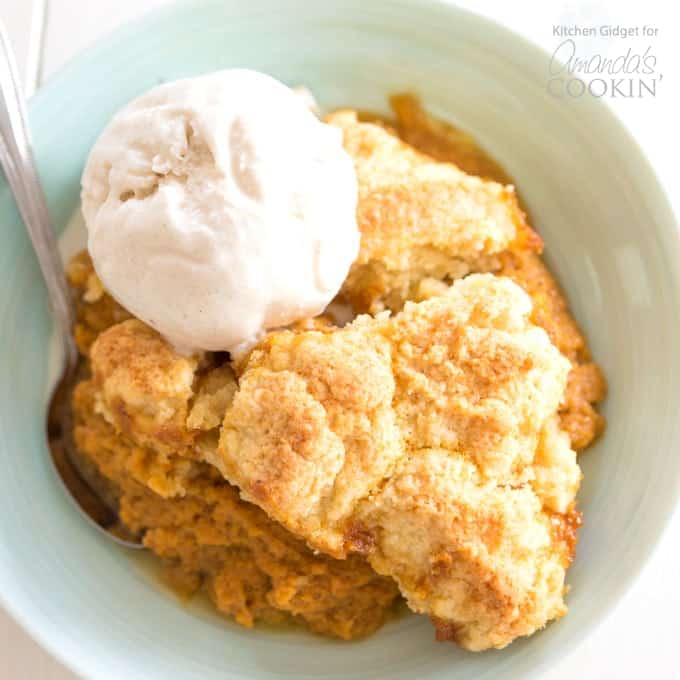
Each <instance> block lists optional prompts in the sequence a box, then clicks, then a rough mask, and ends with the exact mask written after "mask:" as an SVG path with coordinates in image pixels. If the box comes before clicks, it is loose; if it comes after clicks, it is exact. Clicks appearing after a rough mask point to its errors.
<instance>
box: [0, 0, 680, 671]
mask: <svg viewBox="0 0 680 680" xmlns="http://www.w3.org/2000/svg"><path fill="white" fill-rule="evenodd" d="M63 39H67V37H66V36H63ZM547 64H548V57H547V55H546V54H544V53H543V52H541V51H539V50H538V49H536V48H535V47H532V46H531V45H529V44H527V43H526V42H524V41H523V40H522V39H520V38H518V37H517V36H515V35H513V34H512V33H510V32H509V31H507V30H505V29H503V28H501V27H499V26H496V25H494V24H492V23H490V22H488V21H485V20H483V19H481V18H479V17H476V16H473V15H471V14H468V13H467V12H463V11H460V10H457V9H454V8H452V7H447V6H445V5H440V4H438V3H437V2H434V1H432V0H430V1H429V2H423V3H411V2H398V1H392V2H388V1H387V0H378V1H373V2H370V3H369V2H364V1H363V0H333V1H328V0H326V1H324V2H315V3H312V2H307V1H305V0H298V1H296V0H286V1H285V2H281V1H280V0H269V1H268V0H251V1H250V2H248V3H242V2H241V3H240V2H236V0H234V1H225V0H219V1H214V2H198V1H197V2H192V3H188V4H183V5H180V6H176V7H171V8H169V9H164V10H162V11H160V12H157V13H155V14H153V15H151V16H149V17H148V18H146V19H145V20H144V21H142V22H140V23H137V24H134V25H132V26H129V27H127V28H125V29H123V30H121V31H118V32H117V33H116V34H114V35H113V36H112V37H111V38H109V39H108V40H106V41H104V42H102V43H100V44H99V45H97V46H96V47H94V48H93V49H91V50H89V51H88V52H87V53H85V54H83V55H82V56H80V57H79V58H78V59H77V60H76V61H74V62H73V63H72V64H71V65H70V66H68V67H67V68H66V69H64V70H63V71H62V73H61V74H60V75H59V76H58V77H56V78H55V79H54V80H53V81H52V82H51V83H50V84H49V85H48V86H46V87H45V88H44V89H43V90H42V91H41V92H40V93H39V94H38V95H36V97H35V98H34V99H33V100H32V101H31V105H30V114H31V125H32V129H33V136H34V139H35V147H36V152H37V157H38V161H39V164H40V170H41V174H42V177H43V180H44V183H45V187H46V189H47V194H48V198H49V204H50V209H51V212H52V215H53V218H54V221H55V224H56V225H57V226H58V227H59V228H60V229H61V228H63V225H64V224H65V222H66V221H67V218H68V217H69V216H70V215H71V214H72V213H73V211H74V210H75V209H76V208H77V202H78V183H79V178H80V173H81V170H82V167H83V163H84V160H85V157H86V154H87V152H88V149H89V148H90V145H91V144H92V143H93V141H94V139H95V137H96V136H97V134H98V133H99V131H100V130H101V129H102V127H103V126H104V124H105V123H106V122H107V120H108V119H109V117H110V116H111V114H113V112H114V111H116V109H118V108H119V107H120V106H122V105H123V104H124V103H125V102H127V101H128V100H129V99H130V98H131V97H133V96H135V95H136V94H139V93H140V92H142V91H143V90H146V89H147V88H149V87H151V86H152V85H155V84H156V83H158V82H160V81H163V80H170V79H174V78H178V77H181V76H188V75H194V74H197V73H201V72H204V71H210V70H213V69H219V68H224V67H228V66H248V67H251V68H256V69H260V70H263V71H266V72H268V73H271V74H273V75H274V76H277V77H278V78H281V79H282V80H284V81H286V82H288V83H290V84H299V83H304V84H306V85H307V86H309V87H310V88H311V89H312V90H313V91H314V93H315V94H316V95H317V96H318V98H319V100H320V102H321V104H322V105H323V106H325V107H333V106H337V105H343V104H345V105H347V104H349V105H352V106H357V107H359V108H367V109H382V108H384V106H385V97H386V95H387V94H389V93H391V92H395V91H399V90H404V89H414V90H416V91H417V92H418V93H419V94H420V95H421V96H422V98H423V100H424V102H425V103H426V104H427V106H428V107H429V108H430V109H431V110H433V111H434V112H436V113H438V114H441V115H446V116H449V117H450V118H452V119H454V120H455V121H457V122H458V123H460V124H461V125H462V126H463V127H464V128H466V129H469V130H471V131H472V132H473V133H474V134H476V135H477V137H478V138H479V139H480V140H481V141H482V143H483V144H484V145H485V146H486V147H487V148H488V149H489V150H490V151H491V152H492V153H493V154H494V155H495V156H496V157H497V158H498V159H499V160H500V161H501V163H502V164H503V165H504V166H505V167H506V168H507V169H508V170H509V172H510V173H511V175H512V176H513V177H515V178H516V181H517V184H518V186H519V188H520V190H521V192H522V194H523V196H524V198H525V199H526V202H527V203H528V205H529V208H530V211H531V214H532V216H533V218H534V221H535V226H536V227H537V228H538V229H539V231H540V232H541V234H542V235H543V236H544V237H545V240H546V243H547V252H548V257H549V260H550V262H551V264H552V266H553V268H554V271H556V272H557V274H558V276H559V278H560V280H561V281H562V283H563V285H564V287H565V288H566V290H567V291H568V292H569V297H570V299H571V301H572V304H573V309H574V311H575V313H576V316H577V318H578V319H579V320H580V321H581V323H582V324H583V326H584V327H585V329H586V331H587V333H588V336H589V338H590V340H591V341H592V346H593V350H594V353H595V356H596V357H597V359H598V361H599V362H600V363H601V364H602V366H603V367H604V370H605V372H606V374H607V376H608V378H609V383H610V396H609V398H608V400H607V403H606V405H605V409H604V410H605V414H606V416H607V419H608V421H609V429H608V432H607V435H606V437H605V438H604V439H603V440H602V442H601V443H600V444H599V445H598V446H597V447H595V448H593V449H592V450H590V451H588V452H587V453H586V454H584V456H583V459H582V461H583V468H584V472H585V481H584V484H583V488H582V491H581V494H580V502H581V509H582V510H583V512H584V513H585V519H586V524H585V527H584V529H583V531H582V534H581V540H580V543H579V549H578V557H577V560H576V563H575V564H574V566H573V568H572V570H571V571H570V573H569V582H570V583H571V585H572V587H573V590H572V592H571V594H570V595H569V598H568V603H569V606H570V613H569V615H568V616H567V617H566V618H565V619H563V620H562V621H560V622H558V623H555V624H553V625H550V626H549V627H548V628H547V629H546V630H545V631H544V632H542V633H540V634H538V635H535V636H534V637H533V638H531V639H530V640H525V641H520V642H516V643H515V644H513V645H511V646H510V647H509V648H507V649H506V650H504V651H502V652H487V653H484V654H478V655H473V654H469V653H465V652H462V651H460V650H458V649H456V648H455V647H454V646H453V645H450V644H437V643H435V642H434V641H433V631H432V629H431V626H430V625H429V623H428V622H427V621H426V620H424V619H422V618H418V617H408V618H405V619H402V620H399V621H396V622H393V623H391V624H389V625H387V626H385V628H384V629H383V630H382V631H380V633H378V634H377V635H376V636H374V637H372V638H370V639H369V640H366V641H364V642H359V643H353V644H346V643H337V642H332V641H327V640H324V639H321V638H318V637H313V636H311V635H306V634H303V633H295V632H285V633H277V632H266V631H259V630H256V631H248V630H245V629H242V628H239V627H237V626H235V625H232V624H230V623H228V622H225V621H224V620H222V619H220V618H219V617H217V616H216V615H214V614H212V613H211V612H210V611H209V610H207V609H201V608H196V607H193V608H189V609H186V608H183V607H182V606H180V605H179V604H178V602H177V601H176V600H175V599H174V598H173V596H171V595H169V594H168V593H167V592H165V591H164V590H163V589H162V588H160V587H159V586H158V585H157V582H156V580H155V578H154V576H153V575H152V574H151V573H150V572H149V569H148V567H147V565H146V559H145V558H141V559H139V558H133V557H132V556H131V554H130V553H128V552H126V551H124V550H121V549H119V548H117V547H116V546H115V545H113V544H112V543H110V542H108V541H107V540H106V539H104V538H102V537H101V536H99V535H98V534H97V533H96V532H95V531H93V530H92V529H91V528H90V527H89V526H88V525H87V524H86V523H85V522H84V521H83V520H82V518H81V517H80V516H79V515H78V514H77V512H76V511H75V510H74V508H73V507H72V506H71V505H70V504H69V502H68V501H67V500H66V498H65V497H64V495H63V493H62V491H61V489H60V487H59V486H58V484H57V483H56V481H55V479H54V476H53V474H52V471H51V469H50V467H49V465H48V463H47V453H46V450H45V444H44V441H43V418H44V407H45V400H46V399H45V394H46V380H47V377H46V376H47V344H48V336H49V333H50V318H49V314H48V310H47V305H46V298H45V292H44V290H43V286H42V283H41V279H40V275H39V272H38V268H37V266H36V263H35V260H34V258H33V255H32V252H31V248H30V245H29V242H28V239H27V237H26V236H25V234H24V231H23V228H22V227H21V225H20V223H19V220H18V218H17V215H16V213H15V210H14V207H13V204H12V201H11V199H10V197H9V192H8V190H7V187H6V186H4V185H2V186H0V211H1V214H2V221H3V230H2V245H0V274H1V276H2V283H3V285H2V288H1V289H0V319H1V320H2V321H1V322H0V376H1V378H0V470H1V473H0V597H1V598H2V601H3V604H4V605H5V606H6V607H7V609H9V610H10V611H11V612H12V613H13V614H14V616H15V617H16V618H17V619H18V620H19V621H20V622H21V623H22V624H23V625H24V626H25V627H26V628H27V629H28V630H29V631H30V632H31V633H32V634H33V635H34V636H35V637H36V638H37V639H38V640H40V641H41V642H42V643H43V644H44V645H45V646H46V647H47V648H49V649H50V650H51V651H52V652H53V653H54V654H56V655H57V656H58V657H60V658H61V659H62V660H63V661H64V662H65V663H67V664H68V665H69V666H71V667H72V668H73V669H75V670H76V671H78V672H79V673H81V674H83V675H85V676H87V677H93V678H112V679H115V680H119V679H120V678H126V679H132V678H143V679H144V680H150V679H153V678H180V677H181V678H201V679H203V680H208V679H210V678H231V677H256V678H265V677H267V678H268V677H284V676H285V677H293V676H294V677H314V678H330V677H343V678H346V677H362V678H364V677H365V678H377V677H381V678H382V677H384V678H387V677H389V678H415V677H417V678H443V677H456V678H458V679H459V680H463V679H464V678H473V677H474V678H487V677H494V678H495V677H498V674H499V673H502V674H503V677H504V678H519V677H522V678H526V677H527V676H528V675H531V674H532V673H537V672H539V671H540V669H542V668H544V667H545V666H546V665H548V664H551V663H554V662H555V660H556V659H557V658H558V657H560V656H561V655H563V654H565V653H566V652H567V651H570V650H571V649H572V648H573V647H574V645H576V644H577V643H578V641H579V640H580V639H582V638H583V637H584V636H585V635H587V634H588V633H589V631H590V630H592V628H593V626H594V625H595V624H597V623H598V622H599V621H601V620H602V618H603V617H604V616H605V615H606V614H607V613H608V612H609V611H610V610H611V609H612V607H613V606H614V604H615V603H616V601H617V600H618V599H619V598H620V597H621V595H622V593H623V591H624V590H625V589H626V588H628V586H630V584H631V582H632V581H633V579H634V578H635V576H636V574H637V573H638V571H639V570H640V568H641V566H642V564H643V563H644V562H645V560H646V559H647V557H648V556H649V554H650V552H651V550H652V549H653V547H654V545H655V543H656V542H657V541H658V539H659V537H660V535H661V532H662V529H663V527H664V525H665V523H666V520H667V518H668V517H669V515H670V513H671V511H672V509H673V506H674V504H675V502H676V499H677V497H678V491H679V486H680V483H679V482H680V456H679V455H678V442H679V441H680V432H679V425H678V421H677V420H676V419H675V417H674V412H675V411H676V405H677V403H678V399H679V397H680V395H679V394H678V392H679V388H678V376H680V359H679V353H678V351H677V349H678V348H679V347H680V332H679V328H678V322H677V318H678V316H677V312H678V309H680V281H679V276H678V272H679V271H680V270H679V269H678V262H680V252H679V248H678V235H677V232H676V225H675V222H674V219H673V216H672V214H671V211H670V209H669V207H668V203H667V201H666V199H665V197H664V195H663V193H662V191H661V190H660V188H659V185H658V183H657V181H656V179H655V178H654V175H653V173H652V171H651V169H650V167H649V166H648V164H647V162H646V160H645V159H644V157H643V156H642V154H641V153H640V151H639V149H638V148H637V146H636V144H635V143H634V142H633V140H632V139H631V138H630V137H629V136H628V135H627V134H626V132H625V131H624V130H623V129H622V127H621V125H620V124H619V123H618V122H617V120H616V119H615V118H614V117H613V116H612V114H611V113H610V112H609V110H608V109H607V108H606V107H605V106H604V105H602V103H601V102H599V101H595V100H592V99H588V98H582V99H568V100H564V99H555V98H553V97H551V96H550V95H549V94H547V92H546V89H545V81H546V76H547Z"/></svg>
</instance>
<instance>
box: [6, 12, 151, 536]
mask: <svg viewBox="0 0 680 680" xmlns="http://www.w3.org/2000/svg"><path fill="white" fill-rule="evenodd" d="M0 50H1V52H2V54H0V166H2V169H3V171H4V173H5V178H6V179H7V183H8V184H9V186H10V189H11V191H12V194H13V196H14V200H15V202H16V205H17V208H18V210H19V214H20V215H21V218H22V220H23V222H24V225H25V227H26V230H27V231H28V234H29V236H30V238H31V242H32V243H33V249H34V251H35V254H36V257H37V259H38V264H39V265H40V270H41V271H42V275H43V279H44V280H45V285H46V287H47V295H48V298H49V301H50V307H51V308H52V314H53V316H54V320H55V322H56V326H57V329H58V331H59V334H60V337H61V345H62V351H63V356H62V361H61V373H60V375H61V377H60V379H59V380H58V382H57V384H56V386H55V387H54V389H53V390H52V393H51V395H50V402H49V405H48V408H47V418H46V434H47V444H48V448H49V451H50V459H51V461H52V465H53V467H54V470H55V472H56V473H57V475H58V477H59V479H60V480H61V483H62V486H63V488H64V490H65V491H66V493H67V494H68V495H69V496H70V498H71V499H72V500H73V502H74V504H75V505H76V507H77V508H78V509H79V510H80V511H81V513H82V514H83V515H84V517H85V518H86V519H87V520H88V521H89V522H90V524H92V525H93V526H94V527H96V528H97V529H98V530H99V531H101V532H102V533H104V534H106V536H108V537H109V538H111V539H112V540H114V541H115V542H116V543H118V544H120V545H123V546H126V547H129V548H143V547H144V546H143V545H142V543H141V542H140V541H139V537H136V536H132V535H128V534H127V533H126V532H125V529H124V528H122V525H121V524H120V521H119V520H118V515H117V510H116V503H115V500H112V498H111V494H110V493H107V492H106V489H105V487H104V486H103V484H102V482H103V479H102V478H100V477H99V475H98V473H95V472H94V471H93V470H91V469H90V468H89V466H86V465H85V464H84V463H83V462H82V459H81V458H80V457H79V456H78V455H77V454H76V452H75V443H74V441H73V436H72V433H73V420H72V414H71V409H70V399H71V394H72V391H73V387H74V386H75V384H76V382H77V379H78V368H79V361H78V350H77V348H76V344H75V341H74V339H73V335H72V330H73V326H74V324H75V314H74V310H73V304H72V302H71V294H70V292H69V288H68V284H67V282H66V274H65V272H64V266H63V264H62V261H61V257H60V255H59V249H58V247H57V239H56V236H55V234H54V230H53V229H52V224H51V222H50V216H49V213H48V211H47V204H46V201H45V195H44V193H43V190H42V187H41V185H40V178H39V176H38V172H37V169H36V166H35V162H34V159H33V152H32V149H31V143H30V137H29V133H28V124H27V117H26V110H25V106H24V102H23V97H22V94H21V90H20V88H19V85H18V77H17V69H16V63H15V60H14V56H13V54H12V51H11V48H10V47H9V41H8V39H7V35H6V33H5V30H4V27H3V26H2V25H0Z"/></svg>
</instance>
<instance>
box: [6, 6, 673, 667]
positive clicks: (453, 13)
mask: <svg viewBox="0 0 680 680" xmlns="http://www.w3.org/2000/svg"><path fill="white" fill-rule="evenodd" d="M254 1H256V2H259V1H260V0H254ZM265 1H266V0H265ZM280 1H282V2H286V3H295V1H296V0H280ZM333 2H334V3H335V4H336V5H339V6H341V7H342V6H343V5H344V3H345V0H333ZM381 2H382V4H383V5H384V6H385V7H389V6H394V7H398V6H401V7H408V8H411V9H418V8H421V9H423V8H424V9H425V10H427V11H433V12H437V11H438V12H440V13H441V14H442V17H443V20H445V21H452V20H455V18H456V17H457V16H458V17H460V16H465V17H466V18H467V19H469V20H472V21H475V22H477V24H478V25H479V27H480V28H481V29H482V30H483V31H485V32H489V31H490V32H496V33H498V34H504V35H505V37H506V38H507V39H509V41H511V42H513V43H514V44H516V45H517V47H518V48H521V50H522V51H523V52H525V53H528V54H532V57H533V58H539V57H543V58H546V57H549V56H550V55H549V53H548V52H547V51H546V50H545V49H544V48H542V47H541V46H540V45H538V44H536V43H535V42H533V41H532V40H531V39H529V38H527V37H525V36H524V35H522V34H520V33H517V32H516V31H514V30H513V29H511V28H509V27H508V26H506V25H504V24H502V23H500V22H499V21H496V20H495V19H493V18H490V17H488V16H485V15H482V14H479V13H477V12H475V11H472V10H469V9H466V8H463V7H460V6H458V5H457V4H455V0H381ZM213 4H215V1H214V0H207V1H206V0H173V1H172V2H170V3H168V4H166V5H163V6H160V7H157V8H154V9H152V10H147V11H144V12H143V13H142V14H141V15H140V16H138V17H136V18H132V19H128V20H126V21H124V22H123V23H121V24H120V25H119V26H117V27H116V28H114V29H113V30H111V31H109V32H107V33H106V34H105V35H104V36H102V37H101V38H98V39H97V40H95V41H94V42H93V43H91V44H90V45H88V46H87V47H85V48H84V49H82V50H80V51H79V52H77V53H76V54H75V55H73V56H72V57H70V58H69V59H68V60H67V61H66V62H65V63H64V64H63V65H62V66H61V67H60V68H59V69H57V70H56V71H55V72H54V73H53V74H51V75H50V77H49V78H47V79H46V81H45V82H44V83H43V84H41V85H40V87H39V88H38V89H37V90H36V92H35V93H34V94H33V95H32V96H31V97H30V98H29V100H28V112H29V116H31V115H32V114H33V113H34V112H35V110H37V109H39V108H40V107H41V106H44V105H46V104H44V102H45V103H46V102H47V101H49V99H50V98H51V97H52V96H54V94H55V93H58V91H59V89H60V88H61V86H62V83H63V82H65V81H67V80H68V79H69V78H71V77H72V76H73V75H74V74H76V73H77V71H78V69H79V68H80V67H81V66H84V65H85V64H86V63H88V62H89V61H91V60H93V59H97V58H98V57H100V55H102V54H107V53H111V52H113V51H114V48H115V46H116V45H117V44H118V43H120V42H126V41H128V40H129V39H130V38H132V37H133V36H134V35H135V34H142V33H145V32H147V31H148V30H150V29H152V28H153V27H154V25H156V24H157V23H158V22H159V21H160V20H171V19H172V17H173V15H175V14H176V13H178V12H180V11H182V10H185V9H187V8H190V7H194V8H195V9H196V10H197V11H201V10H202V8H203V7H210V6H212V5H213ZM221 7H223V8H226V9H229V10H231V11H235V12H239V11H240V6H239V4H238V3H237V2H236V0H224V1H223V3H221ZM591 104H592V105H593V106H595V107H596V110H599V111H600V112H601V113H600V115H601V116H603V117H609V119H610V121H609V122H610V125H611V132H612V134H615V135H616V136H617V137H618V139H619V140H621V141H622V142H623V143H624V144H625V148H626V149H627V152H628V153H629V154H630V155H632V156H635V157H636V161H637V162H638V163H639V175H640V176H644V177H645V181H646V185H647V191H650V190H651V191H653V190H656V193H657V197H656V200H657V201H659V202H660V206H661V207H662V208H663V209H665V212H666V213H667V214H668V218H669V225H671V226H672V227H673V230H672V234H673V238H671V230H670V229H669V230H664V238H665V239H666V241H669V242H673V243H674V245H675V249H676V251H677V252H678V254H680V211H676V210H675V209H674V208H675V206H674V203H673V201H672V200H671V197H670V195H669V191H668V186H667V183H666V181H662V179H661V178H660V177H659V175H658V174H657V172H656V170H655V169H654V167H653V166H652V164H651V163H650V161H649V159H648V158H647V156H646V154H645V152H644V150H643V149H642V147H641V145H640V144H639V142H638V141H637V139H636V138H635V136H634V135H633V134H632V132H631V131H630V130H629V129H628V127H627V126H626V125H625V123H624V122H623V121H622V120H621V118H620V116H619V115H618V114H617V113H616V111H615V110H614V109H613V108H612V106H611V105H610V104H609V103H608V102H607V101H606V100H604V98H600V99H597V100H596V101H592V102H591ZM678 290H679V291H680V279H679V280H678ZM675 476H676V480H675V487H676V491H675V496H674V498H671V497H670V495H669V498H668V499H667V501H666V506H667V507H666V510H667V511H668V512H667V513H666V514H665V516H664V517H662V518H660V519H659V521H657V522H656V523H655V524H654V526H653V527H652V528H651V529H650V532H651V535H648V536H647V537H646V543H647V546H646V550H642V551H640V552H639V553H637V554H638V555H639V557H636V559H635V560H634V561H631V563H630V564H628V565H627V568H626V570H625V571H624V576H625V578H620V579H619V580H618V584H617V585H616V586H615V587H614V588H613V589H612V591H611V592H610V594H609V599H608V601H606V602H605V603H604V606H603V608H602V609H601V610H600V612H599V613H598V616H597V617H596V618H594V619H593V620H591V621H590V622H589V623H588V625H586V626H583V627H582V628H580V629H579V630H578V631H577V632H576V633H574V634H573V635H572V637H571V642H572V643H573V646H572V647H571V648H570V649H568V650H566V651H565V653H564V655H563V656H562V657H561V658H566V657H567V656H569V655H571V654H573V653H574V652H575V650H576V649H577V648H578V647H579V646H580V645H581V644H582V643H583V641H584V640H585V639H586V637H587V636H588V635H590V634H592V633H593V632H594V631H595V630H596V629H597V628H599V627H600V626H601V625H602V624H603V623H604V622H605V621H607V620H608V619H609V617H610V616H611V615H612V614H613V613H614V612H615V611H616V609H617V608H618V606H619V605H620V604H621V602H622V601H623V600H624V598H625V596H626V594H627V593H628V592H629V591H630V590H631V589H632V587H633V585H634V584H635V583H636V582H637V580H638V578H639V576H640V574H641V573H642V571H643V569H644V568H645V567H646V566H647V564H648V563H649V561H650V560H651V558H652V557H653V556H654V555H655V554H656V552H657V550H658V548H659V546H660V544H661V541H662V539H663V537H664V535H665V533H666V531H667V529H668V527H669V525H670V524H671V521H672V520H673V518H674V517H675V516H676V515H680V466H678V469H677V470H676V472H675ZM9 592H10V591H9V589H7V592H5V589H4V588H0V607H2V608H3V609H4V610H5V612H7V614H9V616H10V617H11V618H12V619H13V620H14V621H15V622H16V623H17V624H18V625H19V626H20V627H21V628H22V629H23V630H24V631H25V632H26V633H28V635H29V636H30V637H31V638H33V640H34V641H36V642H37V643H38V644H39V645H40V646H41V647H42V648H43V649H44V650H46V651H47V652H48V653H49V654H50V655H51V656H52V657H54V658H55V659H56V660H57V661H58V662H59V663H61V664H62V665H63V666H64V667H66V668H67V669H69V670H70V671H72V672H74V673H75V674H77V675H79V676H83V677H94V676H92V675H91V673H92V671H93V670H94V667H93V666H92V664H91V663H90V662H89V660H88V657H87V656H86V655H81V656H79V657H77V658H76V657H74V656H69V655H68V654H67V653H66V652H64V651H63V650H62V649H60V648H59V645H58V639H56V638H55V636H54V635H53V634H50V633H49V632H47V630H46V628H45V626H41V624H40V623H39V622H38V621H36V620H35V619H34V618H32V617H31V614H30V613H29V612H28V611H27V609H26V606H25V604H24V603H23V602H22V601H21V598H17V597H13V596H10V595H9V594H8V593H9ZM551 661H552V660H551V659H544V658H539V659H537V660H536V661H535V663H533V665H532V667H531V668H529V669H526V670H525V671H524V677H525V678H529V677H538V676H539V675H540V674H541V672H542V671H543V670H545V668H546V667H547V666H548V665H549V664H550V663H551Z"/></svg>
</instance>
